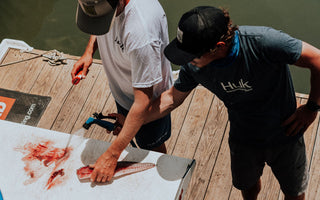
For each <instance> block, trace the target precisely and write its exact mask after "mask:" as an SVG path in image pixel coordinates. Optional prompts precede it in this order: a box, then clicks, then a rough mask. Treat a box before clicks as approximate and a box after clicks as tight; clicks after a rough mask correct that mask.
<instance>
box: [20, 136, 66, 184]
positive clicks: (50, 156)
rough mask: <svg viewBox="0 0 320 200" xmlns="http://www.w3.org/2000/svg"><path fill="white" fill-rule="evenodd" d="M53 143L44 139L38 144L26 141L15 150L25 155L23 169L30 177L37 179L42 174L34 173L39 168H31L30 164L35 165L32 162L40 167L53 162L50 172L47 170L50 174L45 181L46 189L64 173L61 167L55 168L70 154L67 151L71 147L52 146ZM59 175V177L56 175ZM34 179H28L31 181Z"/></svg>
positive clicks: (47, 165)
mask: <svg viewBox="0 0 320 200" xmlns="http://www.w3.org/2000/svg"><path fill="white" fill-rule="evenodd" d="M53 145H54V143H53V142H52V141H44V142H41V143H39V144H34V143H31V142H30V143H27V144H25V145H24V146H23V147H20V148H19V147H18V148H16V150H19V151H21V152H22V153H23V154H25V156H24V157H23V158H22V160H23V161H24V162H25V165H26V166H25V168H24V170H25V171H26V172H27V174H28V175H30V178H31V179H34V180H36V179H39V178H40V177H41V176H42V175H43V174H38V175H36V174H35V173H36V172H37V171H38V170H39V169H38V168H37V169H32V166H35V165H34V163H35V162H38V165H37V166H40V167H41V168H47V167H49V166H50V165H52V164H54V168H53V170H52V172H50V171H48V173H50V174H51V176H50V178H49V179H48V182H47V185H46V186H47V189H50V188H51V187H52V186H53V185H54V184H55V183H58V182H59V181H55V180H56V179H58V178H59V177H62V176H63V175H64V172H63V169H60V170H58V171H57V170H56V169H57V168H58V167H59V166H60V165H61V164H62V163H64V162H65V161H66V160H67V159H68V158H69V156H70V154H69V151H71V150H72V149H71V148H68V149H65V148H56V147H54V146H53ZM58 175H60V176H59V177H57V176H58ZM32 182H34V181H30V183H32Z"/></svg>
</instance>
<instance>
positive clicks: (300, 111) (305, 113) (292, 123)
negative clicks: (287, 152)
mask: <svg viewBox="0 0 320 200" xmlns="http://www.w3.org/2000/svg"><path fill="white" fill-rule="evenodd" d="M317 114H318V112H313V111H311V110H309V109H308V108H307V107H306V105H301V106H299V107H298V108H297V110H296V111H295V112H294V113H293V114H292V115H291V116H290V117H289V118H288V119H287V120H285V121H284V122H283V123H282V126H287V130H286V135H287V136H294V135H296V134H297V133H298V132H299V131H303V132H304V131H306V130H307V128H308V127H309V126H310V124H312V122H313V121H314V120H315V118H316V117H317Z"/></svg>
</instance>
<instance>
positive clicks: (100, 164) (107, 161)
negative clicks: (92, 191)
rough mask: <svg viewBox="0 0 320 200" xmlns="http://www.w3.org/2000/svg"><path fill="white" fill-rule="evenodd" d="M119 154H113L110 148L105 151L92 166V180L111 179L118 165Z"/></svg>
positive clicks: (101, 181) (102, 181)
mask: <svg viewBox="0 0 320 200" xmlns="http://www.w3.org/2000/svg"><path fill="white" fill-rule="evenodd" d="M118 158H119V157H118V156H115V155H113V154H112V153H110V152H109V151H108V150H107V151H106V152H104V153H103V154H102V155H101V156H100V157H99V158H98V160H97V161H96V163H95V164H94V165H90V167H92V168H94V170H93V172H92V174H91V178H90V179H91V182H99V183H104V182H106V181H110V180H111V179H112V177H113V175H114V171H115V168H116V166H117V161H118Z"/></svg>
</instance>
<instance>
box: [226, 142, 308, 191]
mask: <svg viewBox="0 0 320 200" xmlns="http://www.w3.org/2000/svg"><path fill="white" fill-rule="evenodd" d="M229 146H230V154H231V171H232V183H233V185H234V186H235V187H236V188H237V189H239V190H247V189H250V188H251V187H252V186H254V185H255V184H256V183H257V181H258V180H259V179H260V177H261V175H262V172H263V168H264V165H265V163H267V164H268V165H269V166H270V167H271V169H272V172H273V174H274V175H275V177H276V178H277V180H278V181H279V184H280V187H281V190H282V192H283V193H284V194H287V195H291V196H298V195H300V194H302V193H303V192H305V190H306V188H307V185H308V177H309V175H308V163H307V159H306V150H305V144H304V139H303V137H301V138H300V139H299V140H298V141H295V142H291V143H288V144H285V145H279V146H277V147H272V148H257V147H251V146H246V145H243V144H238V143H233V142H230V141H229Z"/></svg>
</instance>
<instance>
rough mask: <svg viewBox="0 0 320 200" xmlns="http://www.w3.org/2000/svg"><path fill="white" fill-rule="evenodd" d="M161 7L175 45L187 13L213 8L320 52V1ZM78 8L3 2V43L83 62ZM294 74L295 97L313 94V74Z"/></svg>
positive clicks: (35, 0)
mask: <svg viewBox="0 0 320 200" xmlns="http://www.w3.org/2000/svg"><path fill="white" fill-rule="evenodd" d="M159 1H160V3H161V4H162V6H163V8H164V10H165V11H166V13H167V17H168V24H169V36H170V39H173V38H174V37H175V34H176V29H177V28H176V26H177V23H178V21H179V19H180V17H181V15H182V14H183V13H184V12H186V11H187V10H189V9H191V8H193V7H195V6H200V5H211V6H216V7H223V8H227V9H228V10H229V12H230V15H231V18H232V20H233V22H234V24H237V25H264V26H271V27H274V28H276V29H281V30H283V31H284V32H286V33H288V34H290V35H292V36H294V37H297V38H299V39H301V40H304V41H306V42H308V43H310V44H313V45H314V46H316V47H318V48H320V39H319V36H320V0H304V1H302V0H215V1H209V0H159ZM76 5H77V1H76V0H26V1H22V0H0V41H1V40H3V39H4V38H10V39H17V40H23V41H25V42H26V43H27V44H29V45H30V46H32V47H34V48H36V49H42V50H51V49H57V50H59V51H62V52H64V53H67V54H72V55H78V56H81V55H82V53H83V51H84V49H85V47H86V44H87V41H88V38H89V36H88V35H87V34H84V33H82V32H80V31H79V30H78V28H77V27H76V24H75V11H76ZM96 57H97V58H98V55H96ZM173 69H178V66H173ZM291 72H292V76H293V81H294V85H295V89H296V91H297V92H301V93H309V88H310V86H309V83H310V81H309V76H310V73H309V71H308V70H306V69H301V68H297V67H294V66H292V67H291Z"/></svg>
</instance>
